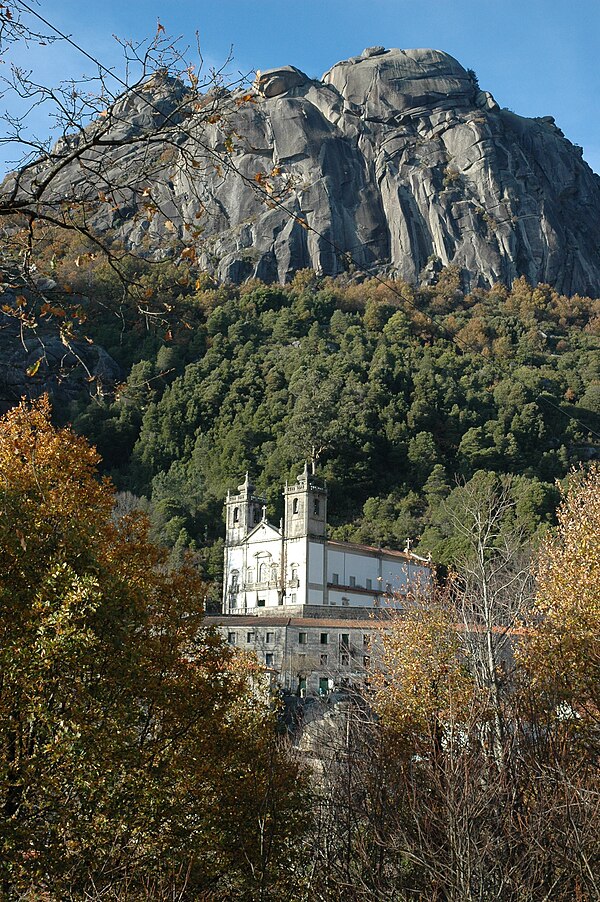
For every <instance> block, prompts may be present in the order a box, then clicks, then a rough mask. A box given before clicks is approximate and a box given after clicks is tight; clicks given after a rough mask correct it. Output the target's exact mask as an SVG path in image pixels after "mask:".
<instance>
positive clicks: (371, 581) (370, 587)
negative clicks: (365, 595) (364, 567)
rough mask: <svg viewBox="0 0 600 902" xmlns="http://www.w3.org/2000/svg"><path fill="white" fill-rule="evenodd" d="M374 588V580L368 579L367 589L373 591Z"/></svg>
mask: <svg viewBox="0 0 600 902" xmlns="http://www.w3.org/2000/svg"><path fill="white" fill-rule="evenodd" d="M372 588H373V580H372V579H367V589H372Z"/></svg>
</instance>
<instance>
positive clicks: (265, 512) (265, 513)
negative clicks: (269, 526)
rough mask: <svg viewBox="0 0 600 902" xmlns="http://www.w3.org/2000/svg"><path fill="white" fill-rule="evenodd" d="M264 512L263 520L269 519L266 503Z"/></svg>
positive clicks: (263, 508) (263, 507)
mask: <svg viewBox="0 0 600 902" xmlns="http://www.w3.org/2000/svg"><path fill="white" fill-rule="evenodd" d="M262 512H263V516H262V518H263V520H266V519H267V505H266V504H263V506H262Z"/></svg>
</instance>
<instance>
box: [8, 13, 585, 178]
mask: <svg viewBox="0 0 600 902" xmlns="http://www.w3.org/2000/svg"><path fill="white" fill-rule="evenodd" d="M28 2H32V0H28ZM37 9H38V11H39V12H40V13H42V14H43V15H44V16H45V17H46V18H47V19H49V20H50V21H52V22H53V23H55V24H56V25H57V26H58V27H60V28H61V29H63V30H65V31H67V32H68V33H70V34H71V35H72V36H73V38H75V39H76V40H77V41H78V42H79V43H80V44H82V45H83V46H84V47H86V48H87V49H89V51H90V52H91V53H92V54H94V55H96V56H97V57H98V58H99V59H100V60H101V61H102V62H105V63H106V64H107V65H117V64H118V61H119V51H118V47H117V45H116V42H115V40H114V39H113V37H112V35H113V34H117V35H119V37H122V38H143V37H145V36H149V35H152V34H153V33H154V32H155V31H156V23H157V19H160V21H161V23H162V24H163V25H164V26H165V28H166V29H167V32H168V33H169V34H171V35H174V36H177V35H183V36H184V37H185V38H187V39H189V40H191V41H192V42H193V41H194V32H195V31H196V29H197V30H198V31H199V33H200V41H201V46H202V50H203V54H204V57H205V60H206V61H207V63H208V64H210V65H216V66H218V65H220V64H221V63H222V62H223V61H224V60H225V59H226V58H227V56H228V54H229V50H230V48H231V47H233V55H234V62H233V64H232V65H231V66H230V70H231V71H232V73H235V71H236V70H241V71H244V72H248V71H249V70H252V69H255V68H259V69H268V68H271V67H274V66H278V65H282V64H287V63H290V64H293V65H295V66H298V68H300V69H302V70H303V71H305V72H306V73H307V74H308V75H309V76H311V77H320V76H321V74H322V73H323V72H324V71H325V70H326V69H328V68H329V67H330V66H332V65H333V64H334V63H335V62H337V61H338V60H340V59H345V58H347V57H349V56H354V55H356V54H358V53H360V52H361V51H362V50H363V48H364V47H369V46H372V45H374V44H382V45H383V46H385V47H401V48H405V49H406V48H410V47H434V48H437V49H440V50H445V51H447V52H448V53H451V54H452V55H453V56H455V57H456V58H457V59H458V60H459V61H460V62H461V63H462V64H463V65H464V66H465V67H467V68H472V69H474V70H475V71H476V73H477V75H478V77H479V82H480V85H481V87H482V88H484V89H485V90H488V91H491V93H492V94H493V95H494V96H495V98H496V100H497V101H498V103H499V104H500V106H505V107H509V108H510V109H512V110H514V111H515V112H517V113H519V114H521V115H524V116H546V115H551V116H554V117H555V119H556V122H557V124H558V126H559V127H560V128H561V129H562V130H563V132H564V133H565V135H566V136H567V138H569V140H571V141H572V142H573V143H575V144H579V145H581V146H582V147H583V150H584V157H585V159H586V160H587V162H588V163H589V164H590V165H591V166H592V168H593V169H595V171H596V172H600V116H599V115H598V100H597V99H598V97H600V66H599V65H598V62H599V57H600V3H598V0H575V2H573V0H570V2H569V0H494V2H492V0H416V2H415V0H410V2H408V0H327V2H323V0H300V2H296V3H293V4H292V3H286V2H285V0H278V2H274V0H255V2H254V3H248V2H247V0H246V2H240V0H210V2H207V0H178V2H177V5H175V4H174V3H172V4H170V3H168V2H167V0H162V2H159V0H102V2H97V0H96V2H89V0H88V2H82V0H39V3H38V6H37ZM15 60H16V62H17V63H18V64H19V65H22V66H25V67H27V68H31V69H32V70H33V72H34V75H35V76H36V77H37V78H38V79H39V80H40V81H44V82H45V83H55V82H57V81H59V80H60V79H61V78H68V77H78V76H80V75H81V74H83V73H85V72H89V71H90V65H89V63H87V62H86V60H85V59H83V58H81V57H80V56H78V54H77V53H76V52H75V51H74V50H71V49H70V48H68V47H66V46H64V45H60V44H55V45H54V46H53V47H37V46H35V45H32V46H31V47H30V48H29V49H28V50H27V51H26V52H23V49H22V48H21V49H20V50H19V52H18V53H17V55H16V56H15ZM4 65H5V66H6V63H5V64H4ZM48 128H49V124H48V123H47V121H46V120H38V121H37V122H36V129H37V131H38V133H39V134H42V133H44V131H47V130H48ZM2 159H6V155H5V156H4V157H3V158H2V157H0V166H1V165H2ZM9 159H10V157H9Z"/></svg>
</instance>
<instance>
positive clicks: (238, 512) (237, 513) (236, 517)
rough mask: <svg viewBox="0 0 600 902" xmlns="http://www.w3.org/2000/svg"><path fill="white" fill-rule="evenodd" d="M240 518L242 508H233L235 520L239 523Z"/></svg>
mask: <svg viewBox="0 0 600 902" xmlns="http://www.w3.org/2000/svg"><path fill="white" fill-rule="evenodd" d="M239 520H240V509H239V507H234V509H233V522H234V523H239Z"/></svg>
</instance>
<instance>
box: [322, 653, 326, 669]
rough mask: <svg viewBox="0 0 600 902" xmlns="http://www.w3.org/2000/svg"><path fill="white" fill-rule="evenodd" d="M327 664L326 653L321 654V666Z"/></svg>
mask: <svg viewBox="0 0 600 902" xmlns="http://www.w3.org/2000/svg"><path fill="white" fill-rule="evenodd" d="M326 664H327V655H321V667H324V666H325V665H326Z"/></svg>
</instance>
